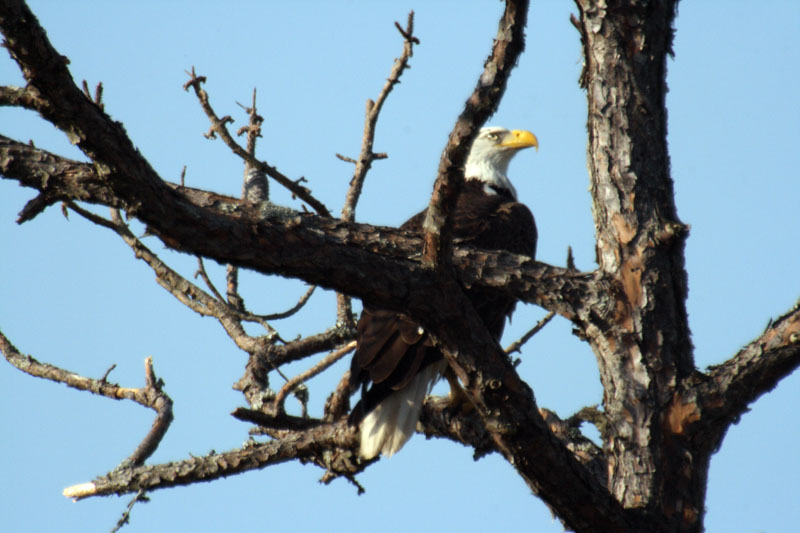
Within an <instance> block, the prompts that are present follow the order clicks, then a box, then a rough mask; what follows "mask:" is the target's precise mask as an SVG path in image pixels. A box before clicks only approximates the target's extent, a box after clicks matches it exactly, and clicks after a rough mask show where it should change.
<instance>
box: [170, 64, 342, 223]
mask: <svg viewBox="0 0 800 533" xmlns="http://www.w3.org/2000/svg"><path fill="white" fill-rule="evenodd" d="M189 76H190V79H189V81H188V82H186V83H185V84H184V86H183V88H184V90H186V91H188V90H189V87H191V88H193V89H194V92H195V95H196V96H197V99H198V100H199V102H200V106H201V107H202V108H203V111H205V113H206V115H207V116H208V119H209V120H210V121H211V129H210V130H209V132H208V134H206V137H207V138H209V139H211V138H213V137H214V136H215V135H219V137H220V139H222V142H224V143H225V145H226V146H227V147H228V148H230V149H231V151H232V152H233V153H234V154H236V155H237V156H239V157H240V158H242V160H243V161H244V162H245V163H246V164H247V166H249V167H251V168H255V169H258V170H259V171H261V172H264V173H266V174H267V175H268V176H269V177H271V178H272V179H274V180H275V181H277V182H278V183H280V184H281V185H283V186H284V187H286V188H287V189H289V191H291V193H292V194H294V195H295V196H297V197H298V198H300V199H301V200H303V201H304V202H306V203H307V204H308V205H310V206H311V207H312V208H313V209H314V210H315V211H316V212H317V213H319V214H320V215H322V216H330V211H328V208H327V207H325V205H324V204H323V203H322V202H320V201H319V200H317V199H316V198H314V196H312V194H311V191H310V190H308V188H306V187H303V186H302V185H300V183H299V181H295V180H291V179H289V178H288V177H286V176H284V175H283V174H282V173H280V172H279V171H278V169H277V168H275V167H273V166H270V165H269V164H268V163H266V162H262V161H259V160H258V159H256V158H255V156H254V155H253V154H251V153H250V152H248V151H247V150H246V149H244V148H242V147H241V146H240V145H239V143H237V142H236V141H235V140H234V138H233V137H232V136H231V134H230V133H229V132H228V128H227V126H226V125H227V124H228V123H229V122H233V119H232V118H231V117H229V116H227V115H226V116H224V117H222V118H220V117H218V116H217V114H216V112H215V111H214V108H212V107H211V103H210V102H209V100H208V93H207V92H206V91H205V90H204V89H203V87H202V84H203V83H205V81H206V77H205V76H197V75H196V74H195V71H194V67H192V71H191V72H190V73H189Z"/></svg>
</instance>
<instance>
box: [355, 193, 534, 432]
mask: <svg viewBox="0 0 800 533" xmlns="http://www.w3.org/2000/svg"><path fill="white" fill-rule="evenodd" d="M485 187H487V185H486V184H484V183H483V182H481V181H478V180H466V181H465V182H464V185H463V187H462V191H461V193H460V195H459V197H458V200H457V203H456V209H455V211H454V213H453V217H454V218H453V236H454V241H455V243H456V244H459V245H468V246H474V247H476V248H483V249H487V250H506V251H509V252H513V253H517V254H522V255H528V256H531V257H533V256H534V254H535V251H536V237H537V234H536V225H535V223H534V220H533V215H532V214H531V212H530V210H529V209H528V208H527V207H525V205H523V204H521V203H519V202H517V201H516V200H515V199H514V197H513V195H512V193H511V192H510V191H507V190H505V189H499V190H498V189H491V192H490V193H487V192H486V190H485ZM424 219H425V211H422V212H421V213H418V214H417V215H415V216H414V217H412V218H411V219H409V220H408V221H407V222H406V223H405V224H403V226H402V228H403V229H407V230H411V231H418V232H421V231H422V223H423V221H424ZM466 293H467V296H468V297H469V299H470V301H471V302H472V304H473V305H474V306H475V309H476V310H477V312H478V314H479V315H480V316H481V318H482V319H483V321H484V323H485V324H486V327H487V328H488V329H489V331H490V332H491V334H492V336H494V338H495V339H497V340H499V339H500V336H501V335H502V333H503V328H504V326H505V320H506V318H507V317H509V316H510V315H511V313H512V311H513V310H514V306H515V301H514V299H512V298H509V297H507V296H505V295H502V294H499V293H498V292H497V291H493V290H490V289H486V288H477V287H473V288H470V289H467V290H466ZM442 359H443V355H442V353H441V352H440V351H439V350H438V349H437V348H435V347H434V346H433V343H432V342H431V339H430V338H429V336H428V335H427V333H426V332H425V330H424V328H423V327H422V326H421V325H420V324H417V323H416V322H415V321H414V320H413V319H411V318H410V317H408V316H406V315H404V314H402V313H397V312H394V311H386V310H382V309H375V308H372V307H369V306H367V305H365V306H364V311H363V313H362V315H361V319H360V320H359V322H358V347H357V349H356V353H355V355H354V356H353V360H352V364H351V368H350V372H351V373H350V379H351V384H353V385H356V384H365V383H369V382H371V383H372V386H371V387H370V388H369V390H366V391H365V392H364V393H363V394H362V399H361V401H360V402H359V404H358V405H357V406H356V407H355V408H354V410H353V413H352V415H351V422H353V423H358V422H360V421H361V420H362V419H363V417H364V416H365V415H366V414H367V413H369V412H370V411H371V410H373V409H375V407H376V406H378V405H379V404H380V403H381V402H383V401H384V400H385V399H386V398H387V397H389V395H390V394H392V393H393V392H395V391H401V390H403V389H404V388H405V387H408V386H409V384H410V383H411V382H412V380H413V379H414V378H415V376H417V375H418V374H420V373H421V372H422V371H424V369H425V368H426V367H428V366H429V365H432V364H434V363H437V362H440V361H442ZM438 364H439V365H440V366H441V365H442V364H443V363H438ZM414 423H416V420H414ZM362 438H363V437H362Z"/></svg>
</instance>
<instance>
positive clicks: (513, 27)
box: [422, 0, 528, 268]
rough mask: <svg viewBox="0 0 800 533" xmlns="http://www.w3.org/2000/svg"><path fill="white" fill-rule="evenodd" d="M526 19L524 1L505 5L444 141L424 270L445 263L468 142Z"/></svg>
mask: <svg viewBox="0 0 800 533" xmlns="http://www.w3.org/2000/svg"><path fill="white" fill-rule="evenodd" d="M527 17H528V1H527V0H506V7H505V10H504V11H503V15H502V17H501V18H500V24H499V28H498V30H497V36H496V37H495V39H494V46H493V47H492V53H491V54H490V55H489V57H488V58H487V59H486V63H485V64H484V67H483V73H482V74H481V76H480V78H479V79H478V84H477V85H476V86H475V89H474V90H473V91H472V94H471V95H470V97H469V98H468V99H467V102H466V104H465V105H464V110H463V111H462V112H461V114H460V115H459V117H458V120H457V121H456V124H455V126H454V127H453V130H452V131H451V132H450V136H449V137H448V139H447V145H446V146H445V148H444V151H443V152H442V157H441V159H440V160H439V169H438V173H437V178H436V183H434V185H433V194H432V196H431V200H430V203H429V204H428V210H427V214H426V216H425V221H424V223H423V230H424V232H425V234H424V242H425V247H424V249H423V256H422V262H423V264H424V265H425V266H427V267H436V268H438V267H439V266H442V265H446V264H447V263H448V262H449V260H450V250H451V245H452V242H451V240H452V236H451V232H452V220H450V213H451V212H452V211H453V209H454V207H455V202H456V198H457V197H458V191H459V190H460V189H461V181H462V179H463V174H464V163H465V162H466V160H467V154H468V153H469V149H470V146H471V145H472V141H473V139H475V136H476V135H477V134H478V131H479V130H480V128H481V127H482V126H483V125H484V123H485V122H486V120H487V119H488V118H489V117H490V116H492V115H493V114H494V112H495V111H496V110H497V106H498V105H500V99H501V98H502V97H503V93H504V92H505V90H506V84H507V82H508V78H509V76H510V75H511V71H512V69H513V68H514V67H515V66H516V64H517V60H518V59H519V56H520V55H521V54H522V51H523V50H524V48H525V33H524V30H525V24H526V23H527Z"/></svg>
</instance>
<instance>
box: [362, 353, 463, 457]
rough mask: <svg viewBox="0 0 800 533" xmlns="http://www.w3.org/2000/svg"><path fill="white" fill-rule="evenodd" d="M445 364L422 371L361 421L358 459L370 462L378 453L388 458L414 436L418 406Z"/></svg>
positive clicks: (428, 367) (440, 363)
mask: <svg viewBox="0 0 800 533" xmlns="http://www.w3.org/2000/svg"><path fill="white" fill-rule="evenodd" d="M445 368H447V362H446V361H437V362H436V363H433V364H431V365H428V366H427V367H425V368H423V369H422V370H421V371H420V372H419V374H417V375H416V376H415V377H414V379H413V380H412V381H411V382H410V383H409V384H408V385H407V386H405V387H403V389H401V390H399V391H395V392H393V393H392V394H390V395H389V396H388V397H387V398H386V399H385V400H383V401H382V402H381V403H380V404H378V405H377V406H376V407H375V408H374V409H373V410H372V411H370V412H369V414H367V416H365V417H364V420H362V421H361V452H360V453H361V457H363V458H364V459H372V458H373V457H375V456H377V455H378V454H379V453H382V454H383V455H384V456H385V457H387V458H388V457H391V456H392V455H394V454H395V453H397V452H398V451H399V450H400V448H402V447H403V445H404V444H405V443H406V442H407V441H408V439H410V438H411V435H413V434H414V429H415V428H416V426H417V421H418V420H419V415H420V412H421V411H422V402H423V400H424V399H425V395H427V394H429V393H430V391H431V389H432V388H433V385H434V384H435V383H436V382H437V381H438V380H439V378H441V377H442V374H443V373H444V370H445Z"/></svg>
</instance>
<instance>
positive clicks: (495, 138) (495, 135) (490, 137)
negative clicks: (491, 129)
mask: <svg viewBox="0 0 800 533" xmlns="http://www.w3.org/2000/svg"><path fill="white" fill-rule="evenodd" d="M486 138H487V139H489V140H490V141H496V140H497V139H499V138H500V137H499V136H498V135H497V134H496V133H489V134H488V135H486Z"/></svg>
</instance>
